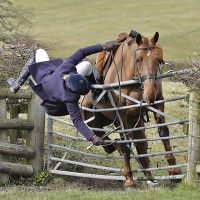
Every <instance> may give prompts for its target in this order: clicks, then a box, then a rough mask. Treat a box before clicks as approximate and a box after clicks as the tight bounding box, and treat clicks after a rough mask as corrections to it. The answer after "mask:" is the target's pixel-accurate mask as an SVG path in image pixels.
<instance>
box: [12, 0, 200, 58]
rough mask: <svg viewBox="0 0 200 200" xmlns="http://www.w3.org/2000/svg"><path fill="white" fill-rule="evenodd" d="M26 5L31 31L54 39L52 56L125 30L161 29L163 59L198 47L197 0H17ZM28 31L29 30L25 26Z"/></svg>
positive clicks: (149, 33) (147, 31)
mask: <svg viewBox="0 0 200 200" xmlns="http://www.w3.org/2000/svg"><path fill="white" fill-rule="evenodd" d="M13 2H15V3H16V4H17V5H18V6H19V7H22V8H28V9H29V10H30V11H31V12H32V13H33V16H32V15H31V19H32V21H33V22H34V26H33V27H32V32H34V33H35V34H38V35H39V39H40V40H42V41H44V42H46V43H47V44H54V45H55V46H54V47H55V48H54V49H52V50H51V51H50V55H51V56H56V57H57V56H61V57H67V56H68V55H69V54H71V53H72V52H73V51H74V50H76V49H77V48H79V47H83V46H85V45H90V44H94V43H99V42H105V41H107V40H111V39H115V38H116V35H117V34H118V33H119V32H121V31H127V32H129V31H130V30H131V29H134V30H137V31H139V32H141V33H142V34H144V35H145V36H149V37H151V36H153V34H154V33H155V32H156V31H158V32H159V33H160V43H161V45H162V47H163V48H164V55H165V59H167V60H168V59H170V60H184V59H185V58H186V57H187V56H188V54H189V53H192V52H194V51H198V50H199V46H198V44H199V43H200V36H199V35H200V24H199V23H198V22H199V21H200V15H199V10H200V3H199V1H198V0H181V1H179V0H168V1H164V0H155V1H149V0H140V1H136V0H123V1H122V0H101V1H97V0H87V1H85V0H57V1H53V0H43V1H41V0H29V1H27V0H13ZM25 31H26V30H25Z"/></svg>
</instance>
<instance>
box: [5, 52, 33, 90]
mask: <svg viewBox="0 0 200 200" xmlns="http://www.w3.org/2000/svg"><path fill="white" fill-rule="evenodd" d="M34 63H35V54H33V55H31V57H30V58H29V59H28V60H27V62H26V64H25V65H24V67H23V68H22V71H21V72H20V75H19V77H18V78H17V79H16V80H15V79H14V78H9V79H8V80H7V82H8V84H9V85H10V90H11V91H12V92H14V93H17V91H18V90H19V89H20V88H21V86H22V85H23V84H24V82H25V81H26V80H27V78H28V77H29V76H30V73H29V67H30V66H31V65H32V64H34Z"/></svg>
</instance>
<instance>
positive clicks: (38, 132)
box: [27, 94, 45, 175]
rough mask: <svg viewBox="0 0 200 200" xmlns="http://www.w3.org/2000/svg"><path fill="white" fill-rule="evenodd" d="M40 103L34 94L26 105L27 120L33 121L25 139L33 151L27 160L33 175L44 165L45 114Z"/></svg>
mask: <svg viewBox="0 0 200 200" xmlns="http://www.w3.org/2000/svg"><path fill="white" fill-rule="evenodd" d="M40 103H41V100H40V98H39V97H37V96H36V95H34V94H33V95H32V98H31V100H30V101H29V103H28V104H29V105H28V119H30V120H32V121H34V128H33V129H32V130H30V131H29V134H30V135H29V137H28V138H27V140H28V143H29V145H30V147H32V148H34V150H35V156H34V158H33V159H30V160H29V164H31V165H32V166H33V169H34V175H37V174H38V173H39V172H40V171H42V170H43V165H44V129H45V112H44V109H43V107H42V106H40Z"/></svg>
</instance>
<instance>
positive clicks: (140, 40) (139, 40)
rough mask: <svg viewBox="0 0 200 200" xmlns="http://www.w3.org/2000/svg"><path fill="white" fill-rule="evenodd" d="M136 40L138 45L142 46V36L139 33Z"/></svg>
mask: <svg viewBox="0 0 200 200" xmlns="http://www.w3.org/2000/svg"><path fill="white" fill-rule="evenodd" d="M135 40H136V43H137V44H138V45H141V44H142V36H141V35H140V34H139V33H138V34H137V35H136V38H135Z"/></svg>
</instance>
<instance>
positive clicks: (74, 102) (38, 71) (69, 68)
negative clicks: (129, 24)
mask: <svg viewBox="0 0 200 200" xmlns="http://www.w3.org/2000/svg"><path fill="white" fill-rule="evenodd" d="M102 50H103V48H102V46H101V45H100V44H97V45H92V46H89V47H86V48H81V49H79V50H78V51H76V52H75V53H74V54H73V55H71V56H70V57H68V58H67V59H66V60H64V61H63V60H62V59H55V60H50V61H45V62H39V63H35V64H33V65H31V66H30V68H29V71H30V74H31V75H32V77H33V78H34V80H35V82H36V83H37V85H34V84H33V82H32V81H30V86H31V88H32V89H33V91H34V92H35V93H36V94H37V95H38V96H39V97H40V98H41V99H42V100H44V101H43V103H42V105H43V106H44V107H45V102H48V101H53V102H55V104H56V105H57V102H59V103H61V104H62V109H61V110H60V111H59V112H58V113H57V114H56V115H59V116H62V115H66V114H69V115H70V117H71V119H72V121H73V123H74V126H75V127H76V128H77V130H78V131H79V132H80V133H81V134H82V135H83V136H84V137H85V138H86V139H87V140H90V139H91V137H92V136H94V134H93V132H92V131H91V130H90V129H89V128H88V127H87V125H86V124H85V123H84V122H83V119H82V116H81V112H80V109H79V105H78V101H79V98H80V95H78V94H75V93H73V92H71V91H70V90H69V89H68V88H67V87H66V86H65V82H64V80H63V76H64V75H65V74H69V73H77V71H76V67H75V66H76V65H77V64H78V63H79V62H80V61H82V60H83V59H84V58H85V57H86V56H89V55H91V54H94V53H98V52H100V51H102ZM63 104H64V106H63ZM52 115H53V114H52Z"/></svg>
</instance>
